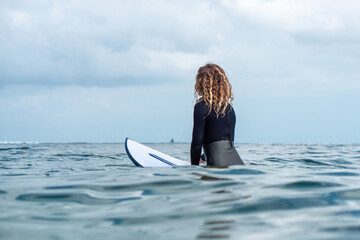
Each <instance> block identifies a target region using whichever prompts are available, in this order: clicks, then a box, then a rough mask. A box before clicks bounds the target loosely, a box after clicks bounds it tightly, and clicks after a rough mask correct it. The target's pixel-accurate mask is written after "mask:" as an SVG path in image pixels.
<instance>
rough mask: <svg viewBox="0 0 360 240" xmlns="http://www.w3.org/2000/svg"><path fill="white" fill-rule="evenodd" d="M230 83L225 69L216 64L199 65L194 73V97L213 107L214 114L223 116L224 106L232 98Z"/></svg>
mask: <svg viewBox="0 0 360 240" xmlns="http://www.w3.org/2000/svg"><path fill="white" fill-rule="evenodd" d="M231 89H232V88H231V84H230V82H229V80H228V78H227V77H226V75H225V71H224V70H223V69H222V68H221V67H219V66H218V65H216V64H212V63H209V64H206V65H205V66H203V67H200V68H199V70H198V73H197V75H196V83H195V94H194V95H195V98H196V99H197V100H198V101H205V103H206V105H207V106H209V109H210V111H211V109H212V108H213V109H214V111H215V113H216V115H217V116H218V117H219V115H222V116H224V115H225V110H226V107H227V106H228V105H229V104H230V105H231V104H232V101H233V99H234V96H233V93H232V91H231Z"/></svg>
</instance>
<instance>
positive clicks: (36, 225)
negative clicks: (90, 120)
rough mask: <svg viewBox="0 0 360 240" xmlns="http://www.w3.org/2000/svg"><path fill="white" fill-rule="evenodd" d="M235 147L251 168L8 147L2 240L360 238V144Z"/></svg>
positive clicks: (3, 163)
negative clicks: (165, 164)
mask: <svg viewBox="0 0 360 240" xmlns="http://www.w3.org/2000/svg"><path fill="white" fill-rule="evenodd" d="M149 146H150V147H153V148H155V149H158V150H160V151H162V152H165V153H167V154H170V155H172V156H174V157H178V158H181V159H188V158H189V157H188V156H189V144H149ZM236 147H237V149H238V151H239V153H240V155H241V156H242V158H243V160H244V162H245V163H246V164H247V165H246V166H236V167H230V168H202V167H194V166H191V167H178V168H139V167H135V166H133V164H132V163H131V162H130V160H129V159H128V157H127V155H126V153H125V150H124V145H123V144H0V203H1V204H0V239H27V240H28V239H34V240H41V239H96V240H98V239H157V240H159V239H359V236H360V163H359V162H360V145H289V144H286V145H281V144H259V145H256V144H239V145H236Z"/></svg>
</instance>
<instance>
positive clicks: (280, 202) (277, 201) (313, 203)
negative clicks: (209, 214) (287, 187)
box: [222, 198, 335, 214]
mask: <svg viewBox="0 0 360 240" xmlns="http://www.w3.org/2000/svg"><path fill="white" fill-rule="evenodd" d="M334 204H335V203H333V202H332V201H329V200H328V199H321V198H266V199H261V200H259V201H258V202H257V203H253V204H246V205H245V204H240V203H239V204H234V205H233V207H232V208H231V209H229V210H225V211H223V212H222V213H223V214H239V213H252V212H263V211H278V210H289V209H302V208H309V207H322V206H329V205H334Z"/></svg>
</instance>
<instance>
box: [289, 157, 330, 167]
mask: <svg viewBox="0 0 360 240" xmlns="http://www.w3.org/2000/svg"><path fill="white" fill-rule="evenodd" d="M296 161H299V162H302V163H305V164H307V165H322V166H325V165H330V164H327V163H324V162H321V161H315V160H312V159H309V158H303V159H296Z"/></svg>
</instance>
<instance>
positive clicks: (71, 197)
mask: <svg viewBox="0 0 360 240" xmlns="http://www.w3.org/2000/svg"><path fill="white" fill-rule="evenodd" d="M138 199H141V197H128V198H119V199H108V198H97V197H93V196H90V195H88V194H84V193H52V194H48V193H29V194H22V195H19V196H18V197H17V198H16V200H19V201H30V202H64V203H65V202H72V203H80V204H85V205H105V204H115V203H120V202H124V201H132V200H138Z"/></svg>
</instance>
